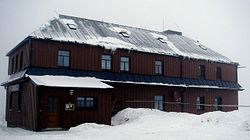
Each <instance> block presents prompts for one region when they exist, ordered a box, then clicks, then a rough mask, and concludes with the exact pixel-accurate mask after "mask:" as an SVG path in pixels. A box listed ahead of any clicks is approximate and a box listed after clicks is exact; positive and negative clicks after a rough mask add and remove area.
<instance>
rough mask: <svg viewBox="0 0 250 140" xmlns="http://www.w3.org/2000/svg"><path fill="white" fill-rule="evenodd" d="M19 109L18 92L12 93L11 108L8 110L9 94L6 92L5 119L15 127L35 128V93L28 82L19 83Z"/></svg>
mask: <svg viewBox="0 0 250 140" xmlns="http://www.w3.org/2000/svg"><path fill="white" fill-rule="evenodd" d="M20 92H21V110H20V111H18V92H15V93H13V100H12V109H11V110H9V101H10V96H9V93H7V104H6V121H7V122H8V123H10V124H13V125H14V126H17V127H22V128H25V129H29V130H36V94H35V88H34V87H33V85H32V84H31V83H30V82H22V83H20Z"/></svg>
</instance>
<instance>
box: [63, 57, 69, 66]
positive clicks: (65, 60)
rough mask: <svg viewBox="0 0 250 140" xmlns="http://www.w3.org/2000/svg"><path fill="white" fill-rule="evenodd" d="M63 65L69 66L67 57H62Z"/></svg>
mask: <svg viewBox="0 0 250 140" xmlns="http://www.w3.org/2000/svg"><path fill="white" fill-rule="evenodd" d="M63 66H66V67H68V66H69V57H64V65H63Z"/></svg>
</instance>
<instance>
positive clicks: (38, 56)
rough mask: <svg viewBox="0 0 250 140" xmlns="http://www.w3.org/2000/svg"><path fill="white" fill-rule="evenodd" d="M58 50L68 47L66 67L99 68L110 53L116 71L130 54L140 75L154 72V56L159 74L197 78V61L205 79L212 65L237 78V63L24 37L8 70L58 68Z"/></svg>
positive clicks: (212, 71) (226, 77)
mask: <svg viewBox="0 0 250 140" xmlns="http://www.w3.org/2000/svg"><path fill="white" fill-rule="evenodd" d="M58 50H67V51H70V67H69V69H73V70H89V71H101V55H102V54H110V55H111V56H112V62H113V63H112V70H111V72H116V73H119V72H120V57H121V56H127V57H129V58H130V60H131V63H130V65H131V66H130V73H132V74H142V75H155V74H154V72H155V71H154V68H155V67H154V62H155V61H156V60H160V61H163V64H164V73H163V76H169V77H183V78H195V79H198V78H199V65H205V68H206V69H205V70H206V79H207V80H216V73H215V72H216V71H215V69H216V67H221V69H222V79H221V80H224V81H234V82H237V65H236V64H235V65H234V64H224V63H218V62H212V61H201V60H195V59H188V58H186V59H184V58H181V57H171V56H166V55H159V54H151V53H143V52H137V51H128V50H116V51H115V52H113V51H110V50H105V49H104V48H101V47H96V46H89V45H82V44H74V43H65V42H56V41H49V42H48V41H44V40H32V41H27V42H26V44H25V45H24V47H21V48H19V49H18V50H16V51H15V52H14V53H12V54H10V55H9V74H11V73H12V72H11V71H12V69H17V70H15V72H16V71H20V70H22V69H24V68H26V67H42V68H58V65H57V52H58ZM21 52H23V55H24V57H23V62H22V63H23V64H22V65H23V68H22V69H20V68H19V67H20V62H16V59H15V58H16V56H17V55H18V56H20V54H21ZM13 58H14V63H15V64H16V63H18V65H17V66H18V68H16V65H14V68H12V66H13V65H12V60H13Z"/></svg>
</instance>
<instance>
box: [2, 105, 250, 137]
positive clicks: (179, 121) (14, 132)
mask: <svg viewBox="0 0 250 140" xmlns="http://www.w3.org/2000/svg"><path fill="white" fill-rule="evenodd" d="M112 125H113V126H108V125H99V124H94V123H85V124H82V125H79V126H77V127H74V128H71V129H70V130H69V131H50V132H32V131H26V130H23V129H20V128H7V127H5V126H0V139H1V140H2V139H8V140H9V139H29V140H31V139H36V140H41V139H60V140H63V139H72V140H73V139H85V140H152V139H153V140H155V139H160V140H161V139H164V140H165V139H168V140H179V139H185V140H217V139H218V140H238V139H240V140H249V138H250V110H238V111H233V112H228V113H225V112H210V113H205V114H203V115H194V114H188V113H174V112H170V113H167V112H162V111H158V110H154V109H153V110H152V109H131V108H128V109H125V110H123V111H121V112H119V113H118V114H117V115H116V116H114V117H113V118H112Z"/></svg>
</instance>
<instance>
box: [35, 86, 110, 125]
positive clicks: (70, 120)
mask: <svg viewBox="0 0 250 140" xmlns="http://www.w3.org/2000/svg"><path fill="white" fill-rule="evenodd" d="M71 89H74V94H73V95H72V96H71V95H69V90H71ZM109 90H110V89H75V88H48V87H42V88H40V89H39V92H40V93H41V96H42V99H41V100H40V102H39V109H40V110H42V114H41V115H42V117H41V118H42V124H41V126H42V128H46V127H47V126H46V124H47V116H46V113H47V111H48V106H47V105H48V103H47V100H48V96H55V97H59V98H60V100H61V107H60V108H61V112H60V116H61V127H64V128H69V127H72V126H76V125H79V124H81V123H86V122H94V123H102V124H109V125H110V123H111V93H110V91H109ZM78 96H82V97H94V98H96V99H97V105H98V106H97V109H96V110H86V109H85V110H77V109H76V110H75V111H66V110H65V106H64V105H65V104H66V103H68V102H71V103H74V104H76V102H77V97H78Z"/></svg>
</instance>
